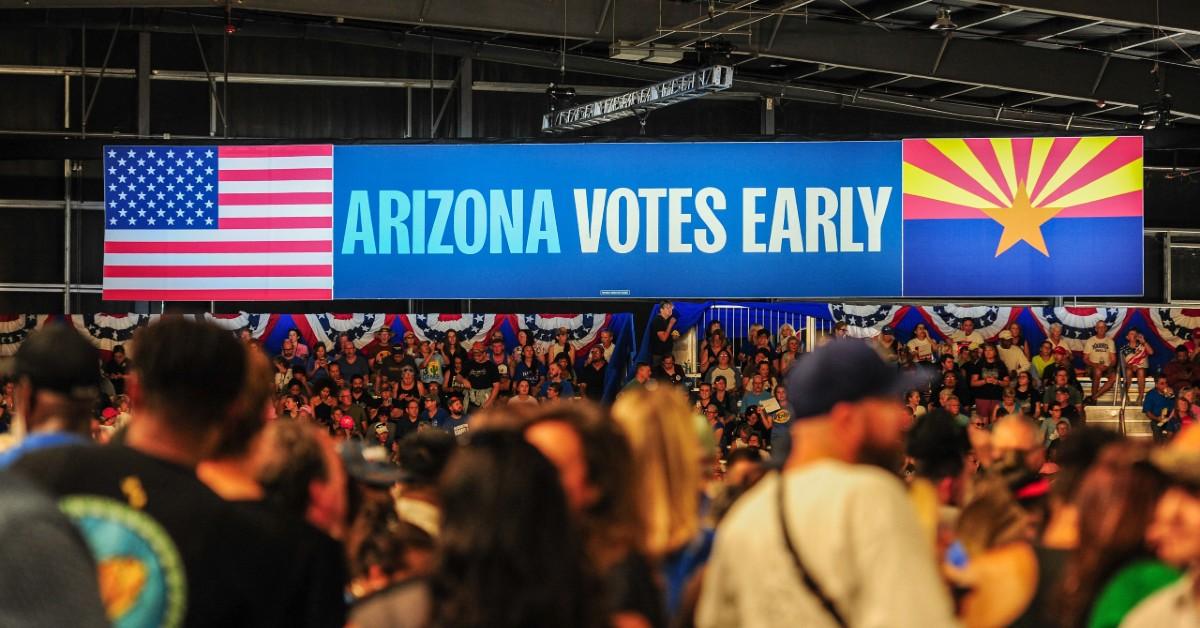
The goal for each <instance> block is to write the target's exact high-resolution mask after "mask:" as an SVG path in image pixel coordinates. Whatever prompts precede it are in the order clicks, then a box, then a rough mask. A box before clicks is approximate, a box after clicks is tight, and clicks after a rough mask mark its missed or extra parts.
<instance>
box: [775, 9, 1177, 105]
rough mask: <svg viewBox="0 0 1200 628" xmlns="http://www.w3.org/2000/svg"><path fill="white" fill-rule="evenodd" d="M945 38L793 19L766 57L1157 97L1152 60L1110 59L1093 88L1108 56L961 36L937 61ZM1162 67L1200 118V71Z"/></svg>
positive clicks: (1048, 89) (1128, 97)
mask: <svg viewBox="0 0 1200 628" xmlns="http://www.w3.org/2000/svg"><path fill="white" fill-rule="evenodd" d="M943 43H944V40H943V37H942V35H940V34H938V33H933V32H930V33H924V32H915V31H892V32H885V31H882V30H879V29H875V28H864V27H862V26H860V25H854V24H841V23H835V22H829V21H811V22H809V23H808V24H803V23H801V22H800V21H799V20H795V21H785V22H784V25H783V27H782V28H781V30H780V34H779V37H778V39H777V40H776V42H775V47H774V49H772V50H771V51H770V53H769V56H778V57H784V58H789V59H794V60H798V61H808V62H812V63H826V64H832V65H837V66H841V67H849V68H856V69H861V70H872V71H880V72H890V73H893V74H907V75H910V76H916V77H924V78H932V79H940V80H948V81H954V82H957V83H968V84H975V85H984V86H988V87H995V88H998V89H1004V90H1011V91H1021V92H1028V93H1033V94H1039V95H1044V96H1060V97H1064V98H1076V99H1080V100H1096V99H1104V100H1107V101H1109V102H1112V103H1124V104H1131V105H1139V104H1143V103H1145V102H1149V101H1150V100H1152V99H1154V98H1155V94H1154V81H1153V77H1152V76H1151V74H1150V70H1151V68H1152V67H1153V64H1152V63H1150V62H1148V61H1142V60H1134V59H1123V58H1122V59H1118V58H1113V59H1111V60H1110V61H1109V62H1108V67H1107V69H1106V71H1105V74H1104V80H1103V81H1102V82H1101V83H1100V84H1099V85H1098V86H1096V85H1095V84H1094V83H1095V77H1096V75H1097V73H1098V71H1099V69H1100V66H1101V65H1102V64H1103V63H1104V62H1105V61H1104V57H1102V56H1100V55H1097V54H1095V53H1091V52H1086V51H1078V50H1069V49H1059V50H1051V49H1046V48H1038V47H1032V46H1022V45H1017V44H1013V43H1010V42H1004V41H996V40H990V39H967V38H962V37H956V38H954V39H953V40H952V41H951V43H950V44H949V46H948V47H947V48H946V50H945V53H944V54H943V55H941V61H940V63H939V62H938V59H939V53H940V52H941V50H942V45H943ZM763 54H764V55H767V54H768V53H765V52H764V53H763ZM935 64H936V66H937V70H936V72H935V71H934V66H935ZM1160 71H1161V72H1163V73H1164V74H1165V77H1166V84H1167V85H1168V86H1169V88H1170V90H1171V94H1172V96H1173V98H1174V104H1173V107H1172V108H1173V110H1175V111H1178V112H1181V113H1184V114H1188V115H1191V116H1200V81H1198V80H1197V78H1200V75H1198V74H1197V72H1195V71H1192V70H1191V69H1189V68H1180V67H1161V68H1160ZM1093 88H1095V89H1093Z"/></svg>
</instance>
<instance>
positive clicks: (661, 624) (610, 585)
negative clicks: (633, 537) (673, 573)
mask: <svg viewBox="0 0 1200 628" xmlns="http://www.w3.org/2000/svg"><path fill="white" fill-rule="evenodd" d="M604 583H605V585H606V587H605V588H606V590H607V593H608V598H607V600H606V605H607V610H608V611H609V613H613V614H615V613H621V612H632V613H637V614H639V615H641V616H642V617H645V618H646V621H647V622H648V623H649V624H650V626H651V627H652V628H665V626H666V625H667V618H666V614H665V613H664V612H663V611H664V609H663V604H662V595H663V592H662V589H661V588H660V587H659V586H658V581H657V580H656V579H655V570H654V568H653V567H651V566H650V563H649V561H647V560H646V559H645V558H644V557H643V556H642V555H640V554H638V553H636V552H630V553H628V554H626V555H625V558H623V559H621V560H620V561H619V562H617V564H615V565H613V566H612V567H611V568H609V570H608V573H606V574H604Z"/></svg>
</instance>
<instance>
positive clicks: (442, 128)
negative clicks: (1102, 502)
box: [0, 11, 1200, 312]
mask: <svg viewBox="0 0 1200 628" xmlns="http://www.w3.org/2000/svg"><path fill="white" fill-rule="evenodd" d="M85 15H86V16H87V17H88V19H89V24H92V26H90V27H89V29H88V31H87V34H86V45H84V43H83V39H84V38H85V36H84V35H83V34H82V32H81V30H82V29H81V28H80V27H81V25H82V22H81V18H82V16H85ZM126 15H127V14H126V13H125V12H116V11H113V12H89V13H87V14H84V13H80V12H60V13H54V12H41V13H38V14H37V16H35V17H33V18H31V16H30V14H29V13H28V12H10V13H4V12H0V66H64V67H78V66H80V64H81V63H83V62H84V61H85V60H86V65H87V66H89V67H99V66H101V65H102V63H103V60H104V58H105V55H106V52H107V50H108V47H109V43H110V37H111V35H112V30H111V26H112V25H113V24H115V22H116V21H120V20H121V19H125V18H124V16H126ZM5 18H13V19H5ZM106 25H107V26H109V27H110V28H109V29H107V30H106V29H105V28H104V26H106ZM201 26H204V27H205V29H204V33H206V34H201V35H199V36H198V37H197V36H194V35H192V34H190V33H185V32H155V33H153V34H152V35H151V55H150V59H151V66H152V68H153V69H154V70H160V71H167V70H183V71H193V72H200V71H203V67H204V63H205V62H207V64H208V65H209V67H210V68H211V69H212V70H213V71H214V72H216V73H218V74H219V73H220V72H221V71H223V70H224V69H225V67H226V60H227V65H228V70H229V71H230V72H231V73H235V74H238V73H256V74H276V75H318V76H353V77H376V78H407V79H419V80H425V81H428V80H429V79H430V78H431V77H432V78H433V79H435V80H441V81H452V80H453V79H454V78H455V77H456V75H457V72H458V67H459V66H458V63H459V62H458V59H457V58H455V57H450V56H444V55H439V54H434V55H432V56H431V55H430V54H428V53H427V52H415V51H406V50H392V49H385V48H381V47H369V46H359V45H349V44H340V43H334V42H328V41H312V40H305V39H301V38H286V37H270V38H267V37H252V36H241V35H235V36H233V37H231V38H230V46H229V51H228V56H227V57H226V56H225V51H224V50H223V41H222V39H223V38H221V37H220V36H217V35H211V34H207V33H210V32H212V29H211V26H212V25H211V24H201ZM138 37H139V35H138V33H137V32H135V31H134V30H124V31H122V32H119V33H118V34H117V36H116V38H115V39H113V40H111V41H112V52H111V55H109V61H108V67H109V68H113V69H121V68H123V69H130V68H136V67H137V64H138ZM197 40H198V41H197ZM202 51H203V54H202ZM435 53H436V50H435ZM431 61H432V62H431ZM472 73H473V79H474V80H475V81H495V82H505V83H519V84H536V85H539V86H544V85H547V84H549V83H550V82H554V81H559V80H560V79H561V80H564V82H565V83H566V84H568V85H634V84H637V83H631V82H629V81H625V80H621V79H614V78H610V77H605V76H596V75H576V74H570V73H568V74H567V75H566V76H565V77H560V76H559V74H558V73H557V72H555V71H552V70H543V69H536V68H528V67H521V66H514V65H506V64H499V63H492V62H485V61H476V62H474V64H473V68H472ZM83 82H84V81H81V80H80V78H79V77H78V76H73V77H69V78H64V77H62V76H14V75H0V199H24V200H30V201H61V200H62V199H63V198H64V197H65V196H67V194H68V192H69V194H70V196H71V198H72V199H73V201H75V202H79V201H85V202H87V201H91V202H96V201H100V200H101V199H102V194H101V188H100V181H101V177H100V171H99V168H100V161H99V159H98V158H99V156H100V154H101V147H102V146H103V145H104V144H105V143H106V142H120V141H137V142H138V143H154V142H189V141H191V142H195V141H211V142H215V141H218V140H219V139H220V138H221V136H222V134H223V133H224V132H225V128H224V126H223V125H222V124H221V122H220V121H219V120H218V123H217V135H216V137H213V138H210V136H209V133H210V89H209V86H208V84H207V83H206V82H204V81H202V80H197V81H191V82H177V81H166V80H157V79H156V80H152V81H151V82H150V84H151V87H150V100H149V105H150V106H149V119H148V122H149V131H150V134H151V137H150V138H147V139H136V138H134V139H133V140H131V139H128V138H127V139H113V138H106V137H104V134H112V133H120V134H131V133H134V134H135V133H137V131H138V90H137V81H136V80H134V79H133V78H132V77H128V76H124V75H116V74H114V75H109V76H107V77H105V78H104V79H103V81H102V82H101V81H99V80H98V78H97V77H94V76H89V77H87V79H86V89H87V90H88V94H87V96H86V97H85V96H84V91H83V89H81V88H82V87H84V86H83ZM98 82H100V83H101V86H100V89H99V90H98V92H97V93H96V96H95V98H94V102H93V104H92V105H91V111H90V114H89V116H88V123H87V131H88V133H90V134H93V135H91V136H89V137H81V135H80V132H81V131H82V130H83V129H82V128H81V124H80V122H81V120H82V118H83V111H84V109H85V108H86V107H87V105H88V98H89V97H90V96H91V92H92V91H93V90H95V87H96V84H97V83H98ZM65 84H66V85H65ZM526 89H527V90H528V88H526ZM538 89H540V87H539V88H538ZM217 92H218V99H220V100H225V99H226V98H227V105H226V107H227V109H226V110H225V115H226V121H227V124H228V135H229V137H231V138H241V139H242V140H248V141H264V140H265V141H270V140H280V141H292V140H298V141H310V140H322V141H335V142H430V141H460V140H459V138H458V137H457V132H458V128H459V122H460V121H459V120H458V98H459V95H458V94H451V93H450V92H448V91H447V90H445V89H435V90H433V96H434V97H433V99H432V102H431V99H430V90H428V89H426V88H422V87H415V88H412V89H411V90H410V89H408V88H404V87H345V86H338V87H329V86H312V85H251V84H241V83H235V84H232V85H230V87H229V90H228V95H227V97H226V96H225V94H224V92H223V91H222V90H221V88H220V86H218V88H217ZM448 94H449V100H448V101H447V100H446V99H447V96H448ZM586 98H587V97H582V98H581V100H582V99H586ZM472 103H473V107H472V110H473V115H472V120H471V125H472V127H473V130H474V133H473V135H474V138H475V139H474V140H473V141H531V140H536V141H547V140H546V138H544V137H542V136H541V134H540V133H539V131H538V128H539V125H540V120H541V114H542V113H544V112H545V110H546V106H547V99H546V97H545V95H544V94H542V93H529V92H528V91H526V92H525V93H522V92H509V91H483V90H479V89H476V90H474V92H473V94H472ZM443 105H445V106H444V111H443V112H442V119H441V120H440V123H439V125H438V132H437V136H436V137H431V135H432V134H431V129H432V126H433V125H432V118H435V117H436V116H437V114H438V112H439V111H442V110H443ZM64 106H66V107H68V108H69V113H67V114H66V117H67V118H69V119H68V120H64V115H65V114H64ZM762 107H763V104H762V101H761V99H758V98H750V97H746V98H742V99H720V98H712V97H710V98H705V99H700V100H696V101H692V102H689V103H684V104H680V105H676V106H672V107H670V108H669V109H666V110H663V111H659V112H656V113H654V114H652V115H650V116H649V118H648V120H647V122H646V125H645V129H644V135H643V134H642V129H641V128H640V127H639V124H638V122H637V121H636V120H632V119H629V120H624V121H619V122H615V123H610V124H607V125H603V126H600V127H596V128H594V129H593V130H591V131H590V132H589V133H590V134H589V135H587V136H573V137H570V138H568V140H567V141H603V140H618V141H637V140H640V139H659V140H661V139H664V138H666V139H675V138H678V139H697V138H706V139H718V140H719V139H747V138H756V139H884V138H896V137H923V136H956V135H961V136H987V135H992V136H1002V135H1017V134H1020V135H1028V134H1030V133H1031V130H1030V129H1018V128H1013V127H1010V126H1004V125H999V124H996V123H993V122H991V121H990V120H989V121H979V120H962V119H950V118H939V117H928V116H918V115H903V114H898V113H892V112H885V111H875V110H871V109H866V108H862V107H860V106H854V105H852V104H848V105H845V106H836V105H829V104H817V103H810V102H801V101H795V100H788V101H784V102H782V103H779V105H778V106H777V108H776V109H775V128H776V135H775V136H773V137H771V138H765V137H763V135H762V126H761V115H762ZM64 122H66V124H65V125H64ZM1033 132H1034V133H1036V134H1052V133H1050V132H1049V131H1045V132H1039V131H1033ZM1065 133H1067V132H1066V131H1059V132H1058V134H1065ZM164 134H169V136H170V138H171V139H170V140H164V139H163V137H164ZM197 138H199V139H197ZM221 141H225V140H221ZM550 141H556V140H550ZM1146 141H1147V147H1148V151H1147V156H1146V163H1147V165H1149V166H1156V167H1172V166H1181V167H1187V166H1194V165H1198V164H1200V150H1197V147H1200V137H1198V136H1197V133H1196V132H1195V131H1187V130H1178V129H1166V130H1159V131H1151V132H1147V135H1146ZM64 159H71V160H74V163H75V164H76V168H77V169H78V170H77V171H76V172H75V173H74V176H73V177H72V178H71V183H70V184H68V183H67V182H66V181H65V179H64V176H63V173H64V162H63V160H64ZM713 167H719V165H716V164H714V165H713ZM68 187H69V190H68ZM1145 189H1146V226H1147V227H1162V228H1188V229H1200V211H1197V208H1200V185H1198V184H1197V181H1196V177H1192V176H1179V175H1178V173H1171V172H1165V171H1148V172H1147V176H1146V188H1145ZM101 218H102V216H101V213H100V212H98V211H95V210H91V209H83V210H77V211H74V212H73V216H72V218H71V225H70V231H71V235H70V246H71V250H72V253H71V260H72V261H71V268H70V269H69V277H70V281H71V282H72V283H75V284H85V285H90V284H98V283H100V269H101V263H102V251H101V241H102V237H103V225H102V220H101ZM65 229H66V227H65V225H64V216H63V211H62V209H61V208H21V207H4V206H0V284H6V283H9V284H11V283H47V284H50V283H60V282H62V281H63V277H64V259H63V258H64V255H63V247H64V233H65ZM1177 241H1178V240H1177ZM1146 249H1147V257H1146V260H1145V267H1146V274H1147V281H1146V286H1147V294H1146V297H1145V301H1147V302H1160V301H1162V300H1163V299H1164V291H1163V286H1162V280H1163V278H1162V270H1161V269H1162V243H1161V237H1160V236H1157V235H1153V236H1148V237H1147V244H1146ZM1189 253H1190V252H1188V251H1184V252H1180V251H1176V254H1175V256H1174V257H1175V261H1176V264H1177V265H1178V268H1177V270H1176V272H1175V274H1176V278H1177V281H1176V286H1175V289H1174V290H1173V291H1172V292H1173V294H1174V296H1175V297H1176V298H1189V299H1192V298H1200V292H1197V290H1195V289H1191V288H1190V286H1191V285H1193V284H1194V283H1196V282H1192V281H1191V278H1193V277H1200V259H1197V256H1194V255H1190V254H1189ZM1115 263H1138V260H1105V259H1098V260H1097V269H1098V272H1103V268H1104V266H1105V265H1106V264H1115ZM208 305H209V304H194V305H191V306H186V307H201V308H204V307H208ZM135 307H143V308H144V307H146V306H145V304H142V305H138V304H133V303H115V302H101V301H100V298H99V295H98V294H77V295H74V296H73V297H72V303H71V309H72V310H74V311H127V310H130V309H132V308H135ZM152 307H153V308H155V309H156V308H158V307H160V304H154V305H153V306H152ZM215 307H216V309H218V310H232V309H239V308H243V309H253V310H260V311H294V312H304V311H327V310H329V309H336V310H339V311H366V310H373V311H381V310H387V311H403V310H408V309H410V308H411V309H412V310H414V311H418V312H420V311H425V312H429V311H455V310H458V309H465V308H470V309H472V310H474V311H484V310H493V311H502V310H530V309H531V306H530V304H529V303H528V302H522V303H514V302H481V301H474V302H469V303H468V302H458V301H455V302H435V301H417V302H412V303H410V302H407V301H393V302H382V303H381V302H365V303H364V302H339V303H337V304H334V305H332V306H331V304H329V303H288V304H269V303H267V304H264V303H257V304H238V303H221V304H215ZM648 308H649V306H648V305H647V304H645V303H644V302H617V301H595V302H583V303H571V302H566V303H564V302H541V303H538V304H536V305H534V306H533V308H532V309H539V310H542V311H546V312H554V311H568V310H579V309H591V310H611V311H615V310H624V311H629V310H631V309H633V310H637V311H642V310H645V311H648ZM62 309H63V303H62V295H61V293H54V292H45V293H35V292H0V312H60V311H62Z"/></svg>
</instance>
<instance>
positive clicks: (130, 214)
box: [104, 146, 218, 229]
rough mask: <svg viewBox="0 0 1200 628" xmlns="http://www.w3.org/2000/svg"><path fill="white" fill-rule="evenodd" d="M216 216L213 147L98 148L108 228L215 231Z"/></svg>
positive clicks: (215, 169)
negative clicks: (102, 157)
mask: <svg viewBox="0 0 1200 628" xmlns="http://www.w3.org/2000/svg"><path fill="white" fill-rule="evenodd" d="M217 219H218V215H217V149H216V148H215V147H213V146H137V147H130V146H108V147H106V148H105V149H104V225H105V227H107V228H108V229H216V228H217Z"/></svg>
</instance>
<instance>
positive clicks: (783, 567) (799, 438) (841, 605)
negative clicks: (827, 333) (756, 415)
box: [696, 340, 956, 628]
mask: <svg viewBox="0 0 1200 628" xmlns="http://www.w3.org/2000/svg"><path fill="white" fill-rule="evenodd" d="M915 379H916V376H914V375H910V374H908V373H906V372H901V371H897V370H896V369H895V368H893V367H890V366H888V365H887V364H885V363H884V361H883V360H882V359H881V358H880V357H879V355H878V354H877V353H876V352H875V351H874V349H872V348H871V346H870V345H869V344H867V343H862V342H852V341H846V340H835V341H832V342H830V343H828V344H827V345H825V346H823V347H820V348H818V349H817V350H816V351H814V352H813V353H812V354H810V355H809V356H808V357H806V358H805V359H804V360H802V361H800V362H798V363H797V364H796V366H795V367H794V368H793V369H792V370H791V372H790V373H789V375H788V378H787V384H786V385H787V390H788V399H790V400H791V405H792V415H793V418H792V442H793V445H792V450H791V453H790V455H789V456H788V458H787V462H786V463H785V465H784V469H783V472H782V473H781V474H775V475H772V476H771V477H768V478H764V479H763V480H762V481H760V482H759V483H758V485H757V486H755V487H754V488H753V489H751V491H750V492H748V493H747V494H746V495H745V496H743V497H742V498H741V500H739V501H738V503H737V504H735V505H734V507H733V509H732V510H731V511H730V512H729V514H728V515H727V516H726V518H725V519H724V521H723V522H722V523H721V527H720V528H719V529H718V531H717V538H716V544H715V546H714V547H713V553H712V558H711V560H710V562H709V565H708V569H707V570H706V572H705V582H704V587H703V593H702V594H701V598H700V603H699V607H698V608H697V614H696V625H697V626H700V627H701V628H716V627H718V626H834V625H843V626H923V627H926V628H929V627H940V626H954V625H956V622H955V618H954V612H953V606H952V605H951V603H950V598H949V596H948V595H947V593H946V589H945V587H944V586H943V585H942V582H941V578H940V576H939V575H938V571H937V568H936V566H935V565H934V561H933V548H931V547H930V546H929V541H928V540H927V539H926V538H925V536H924V535H923V533H922V532H921V527H920V525H919V524H918V523H917V518H916V514H915V513H914V511H913V507H912V505H911V503H910V501H909V499H908V496H907V494H906V493H905V489H904V485H903V484H902V483H901V482H900V480H899V478H898V477H897V476H896V469H897V468H898V466H899V464H898V463H899V461H900V455H901V451H902V446H903V436H902V434H903V432H902V429H901V428H902V425H903V423H904V420H905V418H906V417H905V413H904V408H903V406H902V405H901V403H900V399H901V395H902V394H903V392H904V391H905V390H909V389H912V388H915V387H916V384H917V383H918V382H917V381H914V380H915ZM879 467H883V468H882V469H881V468H879ZM764 573H769V574H773V576H772V577H771V578H770V579H769V583H768V588H767V589H764V588H763V579H762V574H764Z"/></svg>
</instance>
